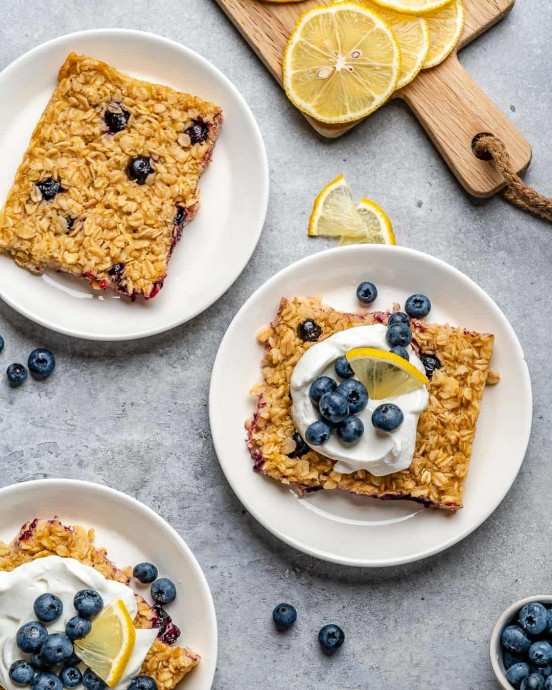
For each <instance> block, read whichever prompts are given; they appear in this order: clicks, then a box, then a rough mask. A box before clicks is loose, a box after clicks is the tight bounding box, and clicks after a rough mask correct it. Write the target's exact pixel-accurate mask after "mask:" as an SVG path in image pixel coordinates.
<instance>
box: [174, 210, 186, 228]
mask: <svg viewBox="0 0 552 690" xmlns="http://www.w3.org/2000/svg"><path fill="white" fill-rule="evenodd" d="M187 220H188V211H187V210H186V209H185V208H184V206H177V207H176V213H175V214H174V218H173V225H175V226H176V227H177V228H179V229H180V230H182V229H183V227H184V226H185V225H186V221H187Z"/></svg>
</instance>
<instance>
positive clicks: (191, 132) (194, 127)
mask: <svg viewBox="0 0 552 690" xmlns="http://www.w3.org/2000/svg"><path fill="white" fill-rule="evenodd" d="M185 134H187V135H188V136H189V137H190V139H191V141H192V144H202V143H203V142H204V141H205V140H206V139H207V137H208V136H209V125H207V124H206V123H205V122H203V120H201V119H199V118H198V119H197V120H194V121H193V122H192V124H191V125H190V126H189V127H188V129H186V130H185Z"/></svg>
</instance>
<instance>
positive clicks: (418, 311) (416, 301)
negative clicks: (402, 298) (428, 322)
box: [404, 295, 431, 319]
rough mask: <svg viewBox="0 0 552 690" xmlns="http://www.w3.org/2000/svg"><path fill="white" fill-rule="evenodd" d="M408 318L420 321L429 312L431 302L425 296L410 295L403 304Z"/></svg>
mask: <svg viewBox="0 0 552 690" xmlns="http://www.w3.org/2000/svg"><path fill="white" fill-rule="evenodd" d="M404 310H405V312H406V313H407V314H408V316H412V317H414V318H416V319H421V318H423V317H424V316H427V315H428V314H429V312H430V311H431V302H430V301H429V299H428V298H427V297H426V296H425V295H410V297H409V298H408V299H407V300H406V302H405V304H404Z"/></svg>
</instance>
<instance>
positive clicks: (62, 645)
mask: <svg viewBox="0 0 552 690" xmlns="http://www.w3.org/2000/svg"><path fill="white" fill-rule="evenodd" d="M72 654H73V643H72V642H71V640H70V639H69V638H68V637H67V635H62V634H61V633H53V634H52V635H48V637H47V638H46V639H45V640H44V643H43V645H42V647H41V648H40V657H41V658H42V659H44V661H45V662H46V663H47V664H52V665H53V666H56V665H57V664H61V663H62V662H63V661H65V660H66V659H69V657H70V656H71V655H72Z"/></svg>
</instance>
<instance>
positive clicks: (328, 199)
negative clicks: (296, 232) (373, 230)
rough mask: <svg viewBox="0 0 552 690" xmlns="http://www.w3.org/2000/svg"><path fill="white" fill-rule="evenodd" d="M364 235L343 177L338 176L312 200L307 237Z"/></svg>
mask: <svg viewBox="0 0 552 690" xmlns="http://www.w3.org/2000/svg"><path fill="white" fill-rule="evenodd" d="M365 233H366V229H365V225H364V221H363V219H362V218H361V216H360V215H359V213H358V211H357V208H356V205H355V202H354V199H353V195H352V193H351V190H350V189H349V187H348V185H347V182H346V181H345V177H344V176H343V175H338V176H337V177H336V178H335V180H332V181H331V182H329V183H328V184H327V185H326V186H325V187H324V189H323V190H322V191H321V192H320V193H319V194H318V196H317V197H316V199H315V200H314V206H313V208H312V213H311V217H310V220H309V237H319V236H322V237H357V236H359V235H364V234H365Z"/></svg>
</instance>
